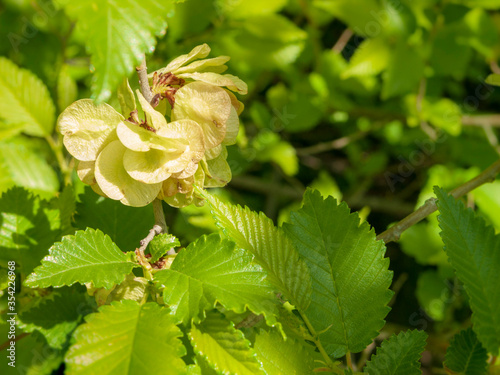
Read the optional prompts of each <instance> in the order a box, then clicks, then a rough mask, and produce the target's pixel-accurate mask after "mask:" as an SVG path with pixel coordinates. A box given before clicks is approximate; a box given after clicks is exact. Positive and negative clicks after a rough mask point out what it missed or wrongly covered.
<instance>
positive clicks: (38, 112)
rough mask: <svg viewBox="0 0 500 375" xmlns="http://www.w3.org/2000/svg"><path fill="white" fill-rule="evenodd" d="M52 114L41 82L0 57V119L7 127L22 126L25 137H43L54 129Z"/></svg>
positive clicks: (48, 96)
mask: <svg viewBox="0 0 500 375" xmlns="http://www.w3.org/2000/svg"><path fill="white" fill-rule="evenodd" d="M54 112H55V108H54V103H53V102H52V99H51V97H50V94H49V91H48V90H47V87H46V86H45V85H44V84H43V82H42V81H41V80H40V79H39V78H37V77H36V76H35V75H34V74H33V73H31V72H30V71H28V70H25V69H21V68H19V67H18V66H17V65H15V64H14V63H13V62H12V61H10V60H9V59H6V58H4V57H0V118H3V119H4V120H5V121H6V122H8V123H10V124H16V125H18V124H23V126H24V127H23V131H24V132H25V133H26V134H29V135H33V136H37V137H44V136H47V135H50V134H51V133H52V130H53V129H54V121H55V117H54V116H55V115H54Z"/></svg>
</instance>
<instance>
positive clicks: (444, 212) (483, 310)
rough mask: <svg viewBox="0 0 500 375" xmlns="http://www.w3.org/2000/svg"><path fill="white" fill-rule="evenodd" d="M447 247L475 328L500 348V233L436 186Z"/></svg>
mask: <svg viewBox="0 0 500 375" xmlns="http://www.w3.org/2000/svg"><path fill="white" fill-rule="evenodd" d="M435 192H436V196H437V198H438V203H437V205H438V209H439V212H440V213H441V215H440V216H439V217H438V219H439V226H440V227H441V237H442V238H443V242H444V246H445V247H444V249H445V251H446V254H447V255H448V258H449V260H450V263H451V265H452V266H453V268H454V269H455V272H456V274H457V277H458V278H459V279H460V280H461V281H462V282H463V283H464V287H465V290H466V291H467V294H468V296H469V298H470V307H471V309H472V323H473V329H474V332H476V334H477V337H478V338H479V340H480V341H481V342H482V343H483V345H484V347H485V348H486V349H487V350H488V352H490V353H492V354H493V355H497V354H498V351H499V348H500V288H498V285H500V236H499V235H495V230H494V229H493V228H492V227H491V226H487V225H486V223H485V222H484V219H483V218H480V217H477V216H476V215H474V212H473V211H472V210H471V209H468V208H465V206H464V205H463V203H461V202H459V201H457V200H455V198H453V197H452V196H450V195H447V194H446V192H445V191H444V190H442V189H439V188H436V189H435Z"/></svg>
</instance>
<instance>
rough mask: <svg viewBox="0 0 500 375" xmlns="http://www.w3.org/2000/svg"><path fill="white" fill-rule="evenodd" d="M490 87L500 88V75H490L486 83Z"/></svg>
mask: <svg viewBox="0 0 500 375" xmlns="http://www.w3.org/2000/svg"><path fill="white" fill-rule="evenodd" d="M485 82H486V83H487V84H488V85H493V86H500V74H490V75H489V76H488V77H486V81H485Z"/></svg>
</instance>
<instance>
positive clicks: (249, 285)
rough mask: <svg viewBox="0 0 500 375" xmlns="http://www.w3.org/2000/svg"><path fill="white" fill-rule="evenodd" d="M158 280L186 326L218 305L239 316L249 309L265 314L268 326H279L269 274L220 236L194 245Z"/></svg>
mask: <svg viewBox="0 0 500 375" xmlns="http://www.w3.org/2000/svg"><path fill="white" fill-rule="evenodd" d="M155 280H156V281H157V282H158V283H159V284H160V285H164V286H165V289H164V291H163V298H164V301H165V303H166V304H167V305H169V306H170V308H171V309H172V312H173V314H174V315H175V317H176V318H178V319H179V320H180V321H182V322H183V323H184V324H186V323H189V322H190V321H191V319H192V318H195V320H196V321H199V319H198V318H199V315H200V313H201V312H202V311H204V310H206V309H209V308H212V307H213V306H214V305H215V303H216V302H219V303H220V304H221V305H223V306H224V307H225V308H226V309H228V310H232V311H235V312H236V313H243V312H245V310H246V309H247V308H248V309H249V310H250V311H252V312H254V313H255V314H257V315H259V314H264V316H265V318H266V321H267V322H268V324H269V325H271V326H274V325H276V324H277V321H276V315H277V308H276V304H275V303H276V302H275V301H276V298H275V296H274V293H273V289H272V287H271V285H269V283H268V282H267V280H266V274H265V273H264V272H263V271H262V269H261V268H260V266H258V265H256V264H252V256H251V255H250V254H248V253H247V252H246V251H245V250H243V249H239V248H235V246H234V243H233V242H231V241H228V240H222V239H221V238H220V236H219V235H218V234H212V235H210V236H208V237H206V236H203V237H201V238H200V239H198V240H197V241H196V242H194V243H191V244H190V245H189V246H188V247H187V248H186V249H184V250H182V251H181V252H179V253H178V254H177V256H176V257H175V260H174V262H173V263H172V266H171V267H170V269H168V270H163V271H160V272H158V273H156V274H155Z"/></svg>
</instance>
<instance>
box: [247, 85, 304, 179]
mask: <svg viewBox="0 0 500 375" xmlns="http://www.w3.org/2000/svg"><path fill="white" fill-rule="evenodd" d="M271 90H272V89H271ZM271 90H270V91H271ZM285 108H286V107H285ZM253 147H254V148H255V151H256V155H257V156H256V159H257V160H259V161H260V162H268V161H273V162H275V163H276V164H278V165H279V166H280V167H281V169H282V170H283V172H284V173H285V174H287V175H288V176H293V175H296V174H297V172H298V171H299V158H298V157H297V153H296V151H295V148H294V147H293V146H292V145H291V144H290V143H288V142H286V141H282V140H281V138H280V136H279V135H278V134H276V133H272V132H270V131H263V132H261V133H259V135H258V136H257V137H255V138H254V141H253Z"/></svg>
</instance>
